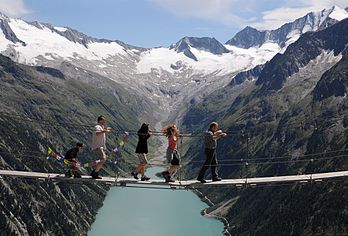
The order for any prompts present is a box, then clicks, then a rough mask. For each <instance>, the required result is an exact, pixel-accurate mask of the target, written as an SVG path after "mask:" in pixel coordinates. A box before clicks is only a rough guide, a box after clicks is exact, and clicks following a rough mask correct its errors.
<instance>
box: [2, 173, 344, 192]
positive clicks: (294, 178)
mask: <svg viewBox="0 0 348 236" xmlns="http://www.w3.org/2000/svg"><path fill="white" fill-rule="evenodd" d="M3 177H13V178H24V179H36V180H40V181H52V182H74V183H105V184H110V185H114V186H120V187H127V186H129V185H130V186H132V185H133V186H134V185H137V186H138V185H145V186H168V187H170V188H173V189H175V188H183V189H190V188H194V187H201V186H205V185H208V186H212V185H213V186H214V185H215V186H223V185H227V186H237V187H238V186H248V185H249V186H255V185H264V184H277V183H299V182H300V183H306V182H321V181H323V180H325V179H338V178H344V177H348V171H336V172H326V173H313V174H303V175H284V176H274V177H253V178H239V179H223V180H222V181H217V182H212V181H207V183H204V184H202V183H200V182H199V181H197V180H178V181H175V182H173V183H165V182H164V181H163V180H162V179H159V180H158V179H154V180H149V181H138V180H136V179H132V178H121V177H120V178H119V177H103V178H102V179H92V178H91V177H90V176H87V175H83V176H82V178H67V177H65V175H64V174H58V173H41V172H29V171H14V170H0V178H3Z"/></svg>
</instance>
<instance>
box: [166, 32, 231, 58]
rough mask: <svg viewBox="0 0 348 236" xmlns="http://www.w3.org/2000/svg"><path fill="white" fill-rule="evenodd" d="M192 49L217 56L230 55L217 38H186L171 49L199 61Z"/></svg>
mask: <svg viewBox="0 0 348 236" xmlns="http://www.w3.org/2000/svg"><path fill="white" fill-rule="evenodd" d="M191 48H195V49H197V50H203V51H206V52H210V53H212V54H215V55H221V54H223V53H228V52H229V51H228V50H227V49H226V48H225V47H224V45H222V44H221V43H220V42H219V41H217V40H216V39H215V38H208V37H203V38H197V37H184V38H182V39H181V40H180V41H179V42H177V43H175V44H173V45H172V46H170V48H169V49H174V50H175V51H177V52H178V53H180V52H183V53H184V54H185V55H186V56H188V57H190V58H191V59H193V60H195V61H198V60H197V58H196V57H195V56H194V55H193V53H192V52H191V51H190V49H191Z"/></svg>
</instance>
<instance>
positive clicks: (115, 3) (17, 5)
mask: <svg viewBox="0 0 348 236" xmlns="http://www.w3.org/2000/svg"><path fill="white" fill-rule="evenodd" d="M332 5H338V6H340V7H347V6H348V1H347V0H1V2H0V11H2V12H3V13H5V14H7V15H10V16H12V17H20V18H23V19H25V20H29V21H35V20H36V21H40V22H46V23H50V24H52V25H54V26H69V27H71V28H74V29H76V30H78V31H80V32H82V33H85V34H87V35H90V36H93V37H97V38H106V39H118V40H121V41H124V42H126V43H129V44H132V45H136V46H142V47H157V46H169V45H170V44H172V43H174V42H176V41H178V40H179V39H180V38H182V37H184V36H196V37H203V36H208V37H215V38H216V39H218V40H219V41H220V42H222V43H224V42H226V41H227V40H229V39H230V38H232V37H233V36H234V34H235V33H236V32H238V31H239V30H241V29H242V28H244V27H245V26H247V25H251V26H254V27H256V28H259V29H274V28H277V27H279V26H280V25H282V24H283V23H285V22H288V21H291V20H294V19H296V18H298V17H300V16H302V15H305V14H306V13H307V12H309V11H318V10H321V9H323V8H327V7H330V6H332Z"/></svg>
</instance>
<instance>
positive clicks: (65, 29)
mask: <svg viewBox="0 0 348 236" xmlns="http://www.w3.org/2000/svg"><path fill="white" fill-rule="evenodd" d="M53 28H54V29H55V30H58V31H60V32H65V31H67V30H68V29H67V28H64V27H57V26H56V27H53Z"/></svg>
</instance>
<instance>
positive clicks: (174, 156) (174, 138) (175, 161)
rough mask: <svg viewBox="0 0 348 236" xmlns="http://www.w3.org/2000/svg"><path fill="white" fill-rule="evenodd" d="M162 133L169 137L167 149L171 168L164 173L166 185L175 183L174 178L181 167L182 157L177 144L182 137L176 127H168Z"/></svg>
mask: <svg viewBox="0 0 348 236" xmlns="http://www.w3.org/2000/svg"><path fill="white" fill-rule="evenodd" d="M162 132H163V133H164V134H165V135H166V136H167V139H168V148H167V156H166V157H167V161H168V164H170V167H169V169H168V170H167V171H164V172H162V175H163V178H164V179H165V181H166V183H170V182H175V181H174V180H173V179H172V176H173V175H174V174H175V173H176V171H177V170H178V169H179V167H180V156H179V154H178V151H177V143H178V141H179V138H180V135H179V130H178V128H177V127H176V125H168V126H166V127H164V128H163V129H162Z"/></svg>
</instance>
